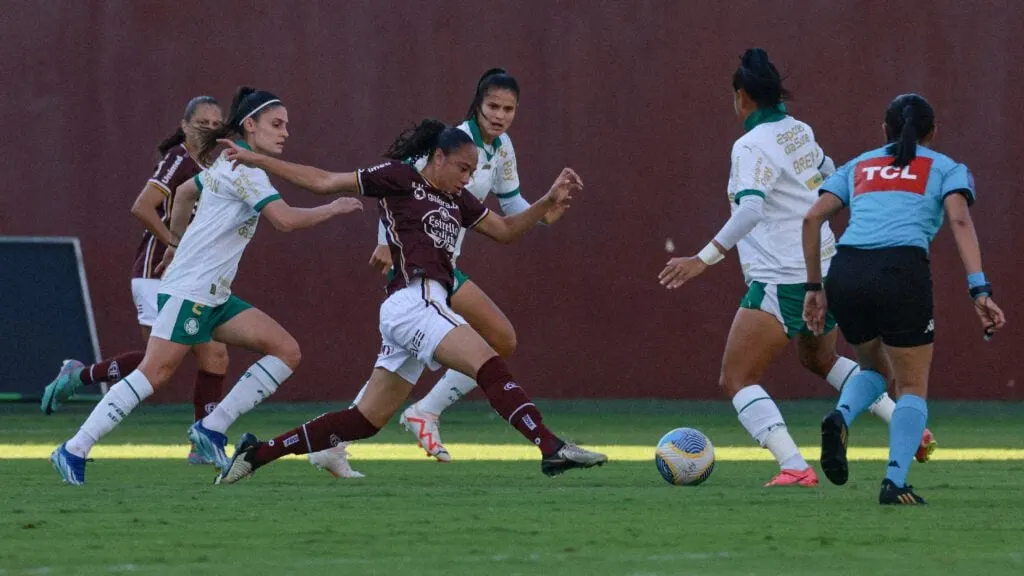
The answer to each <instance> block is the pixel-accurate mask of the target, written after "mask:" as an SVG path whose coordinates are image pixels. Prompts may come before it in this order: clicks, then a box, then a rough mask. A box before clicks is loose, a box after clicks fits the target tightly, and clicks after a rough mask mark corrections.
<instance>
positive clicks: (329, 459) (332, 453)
mask: <svg viewBox="0 0 1024 576" xmlns="http://www.w3.org/2000/svg"><path fill="white" fill-rule="evenodd" d="M347 446H348V442H342V443H341V444H338V445H337V446H335V447H334V448H328V449H327V450H321V451H319V452H311V453H310V454H309V463H310V464H312V465H313V466H316V467H317V468H319V469H320V470H326V471H327V472H330V473H331V475H332V476H334V477H335V478H363V477H364V476H365V474H363V473H362V472H357V471H355V470H353V469H352V465H351V464H349V463H348V451H347V450H345V448H346V447H347Z"/></svg>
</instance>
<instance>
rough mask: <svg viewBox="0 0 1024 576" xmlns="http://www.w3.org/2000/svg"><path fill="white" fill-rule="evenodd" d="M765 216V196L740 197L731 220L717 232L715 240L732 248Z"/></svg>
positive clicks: (727, 248) (724, 246) (725, 246)
mask: <svg viewBox="0 0 1024 576" xmlns="http://www.w3.org/2000/svg"><path fill="white" fill-rule="evenodd" d="M762 218H764V198H761V197H760V196H757V195H755V194H750V195H747V196H744V197H743V198H740V205H739V207H738V208H736V211H735V212H733V213H732V217H730V218H729V221H728V222H726V223H725V226H722V229H721V230H719V231H718V234H715V242H718V243H719V244H720V245H721V246H722V248H725V249H726V250H731V249H732V247H733V246H735V245H736V243H737V242H739V241H740V240H742V239H743V237H744V236H746V235H747V234H750V231H751V230H753V229H754V228H755V227H756V226H757V224H758V222H760V221H761V219H762Z"/></svg>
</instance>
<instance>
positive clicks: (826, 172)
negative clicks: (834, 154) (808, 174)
mask: <svg viewBox="0 0 1024 576" xmlns="http://www.w3.org/2000/svg"><path fill="white" fill-rule="evenodd" d="M818 172H821V175H822V176H823V177H825V178H828V177H829V176H831V175H833V174H835V172H836V163H835V162H834V161H833V160H832V158H830V157H828V156H825V159H824V160H822V161H821V165H820V166H818Z"/></svg>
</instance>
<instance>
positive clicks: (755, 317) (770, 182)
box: [659, 49, 934, 487]
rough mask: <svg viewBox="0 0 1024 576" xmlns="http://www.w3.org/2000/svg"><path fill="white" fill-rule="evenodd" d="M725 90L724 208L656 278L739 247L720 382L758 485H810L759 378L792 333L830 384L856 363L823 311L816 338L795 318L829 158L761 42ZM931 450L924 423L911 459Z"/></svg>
mask: <svg viewBox="0 0 1024 576" xmlns="http://www.w3.org/2000/svg"><path fill="white" fill-rule="evenodd" d="M733 90H734V92H735V100H734V105H735V109H736V115H737V116H738V117H739V118H740V120H742V121H743V126H744V129H745V131H746V133H745V134H744V135H743V136H742V137H740V139H739V140H737V141H736V143H735V144H734V145H733V148H732V172H731V175H730V178H729V187H728V194H729V202H730V204H731V206H732V216H731V217H730V218H729V221H728V222H727V223H726V224H725V226H724V227H722V229H721V231H719V233H718V234H717V235H716V236H715V238H714V240H712V241H711V242H710V243H709V244H708V245H707V246H706V247H705V248H704V249H703V250H701V252H700V253H699V254H698V255H697V256H693V257H689V258H673V259H671V260H669V261H668V264H667V265H666V267H665V269H664V270H662V272H661V274H660V275H659V280H660V281H661V284H662V285H664V286H665V287H667V288H669V289H674V288H678V287H679V286H682V285H683V284H684V283H685V282H687V281H688V280H691V279H693V278H694V277H696V276H697V275H698V274H700V273H701V272H703V271H704V270H706V269H707V267H708V266H710V265H712V264H715V263H717V262H719V261H721V260H722V259H723V258H724V257H725V253H726V252H728V250H729V249H731V248H732V247H733V246H736V247H737V249H738V251H739V257H740V264H741V265H742V268H743V276H744V280H745V281H746V283H747V285H748V287H749V289H748V291H747V294H746V296H744V298H743V300H742V302H741V303H740V309H739V310H738V311H737V313H736V317H735V319H734V320H733V324H732V328H731V329H730V331H729V338H728V342H727V343H726V347H725V354H724V356H723V358H722V371H721V377H720V380H719V384H720V385H721V386H722V388H723V389H724V390H725V392H726V393H727V394H728V395H729V397H730V398H732V402H733V406H734V407H735V408H736V412H737V414H738V415H739V420H740V423H741V424H742V425H743V427H744V428H746V430H747V431H748V432H749V433H750V435H751V436H752V437H753V438H754V439H755V440H756V441H757V442H758V443H759V444H760V445H761V446H762V447H764V448H767V449H768V450H770V451H771V453H772V455H773V456H775V459H776V460H777V461H778V463H779V467H780V469H781V470H780V472H779V473H778V474H777V475H776V476H775V477H774V478H772V480H771V481H769V482H768V483H767V484H766V486H805V487H812V486H817V485H818V477H817V474H816V473H815V471H814V469H813V468H812V467H811V466H810V465H808V464H807V462H806V461H805V460H804V458H803V457H802V456H801V455H800V451H799V449H798V448H797V446H796V443H795V442H794V441H793V439H792V437H791V436H790V434H789V432H788V430H787V429H786V423H785V421H784V420H783V418H782V414H781V413H780V412H779V408H778V406H776V404H775V402H774V401H773V400H772V399H771V397H770V396H769V395H768V393H767V392H766V391H765V390H764V388H762V387H761V386H760V385H759V384H758V382H759V381H760V380H761V378H762V376H763V375H764V372H765V371H766V370H767V369H768V366H769V365H770V364H771V363H772V361H774V360H775V358H776V357H777V356H778V355H779V353H780V352H781V351H782V349H783V348H784V347H785V346H786V344H787V343H788V342H789V341H790V340H792V339H796V341H797V347H798V350H799V356H800V363H801V364H802V365H803V366H804V367H805V368H807V369H808V370H810V371H811V372H814V373H815V374H817V375H819V376H822V377H824V378H825V379H826V380H827V381H828V382H829V384H831V385H832V386H833V387H835V388H836V389H837V390H839V389H842V387H843V384H844V383H845V382H846V381H847V380H848V379H849V378H850V377H851V376H853V375H854V374H855V373H857V371H858V370H859V368H858V366H857V364H856V363H855V362H854V361H853V360H850V359H849V358H844V357H840V356H838V355H837V354H836V336H837V334H836V332H835V331H834V330H833V328H834V327H835V321H834V320H833V319H832V318H831V317H829V318H828V319H827V321H826V328H825V330H824V333H823V334H822V335H821V336H815V335H814V334H813V333H812V332H811V331H810V330H809V329H808V328H807V326H806V325H805V324H804V321H803V318H802V314H803V301H804V294H805V291H806V288H807V287H806V286H805V282H806V280H807V272H806V267H805V264H804V259H803V247H802V244H801V242H802V225H803V217H804V215H805V214H806V213H807V211H808V210H809V209H810V207H811V205H813V204H814V202H815V200H816V199H817V196H818V188H819V187H820V186H821V184H822V182H823V181H824V180H823V178H824V176H828V175H829V174H831V173H832V172H833V171H834V170H835V165H834V163H833V162H832V160H831V159H830V158H829V157H828V156H826V155H825V153H824V151H823V150H822V148H821V146H819V145H818V143H817V141H816V140H815V138H814V132H813V131H812V130H811V127H810V126H808V125H807V124H805V123H803V122H801V121H799V120H797V119H796V118H793V117H792V116H789V115H788V114H787V113H786V108H785V106H784V104H783V103H782V100H783V98H784V97H785V96H787V95H788V93H787V92H786V90H785V89H784V88H783V87H782V80H781V78H780V77H779V73H778V71H777V70H776V68H775V66H774V65H773V64H772V63H771V62H770V61H769V60H768V55H767V54H766V53H765V52H764V51H763V50H760V49H751V50H747V52H746V53H745V54H744V55H743V57H742V64H741V65H740V67H739V68H738V69H737V70H736V73H735V74H734V75H733ZM821 238H822V241H821V255H822V256H821V258H822V270H823V271H827V270H828V263H829V262H830V261H831V258H832V255H833V254H834V253H835V238H834V236H833V235H832V231H831V230H830V229H829V226H828V223H827V222H826V223H824V224H823V225H822V229H821ZM812 288H813V287H812ZM893 409H894V403H893V401H892V399H891V398H889V396H888V395H887V394H884V393H883V394H882V396H880V397H879V398H878V399H877V400H876V401H875V403H874V404H873V405H872V407H871V411H872V412H873V413H875V414H876V415H878V416H879V417H880V418H882V419H883V420H885V421H886V422H889V421H890V420H891V419H892V412H893ZM932 449H934V440H933V439H932V438H931V434H930V433H929V432H927V431H926V437H925V438H924V439H922V446H921V449H920V450H919V452H918V455H919V459H922V458H923V459H927V457H928V455H929V454H930V450H932Z"/></svg>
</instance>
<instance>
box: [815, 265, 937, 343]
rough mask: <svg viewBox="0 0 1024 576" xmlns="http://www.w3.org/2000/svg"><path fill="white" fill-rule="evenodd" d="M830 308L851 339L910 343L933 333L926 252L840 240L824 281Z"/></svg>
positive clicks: (930, 337) (928, 340)
mask: <svg viewBox="0 0 1024 576" xmlns="http://www.w3.org/2000/svg"><path fill="white" fill-rule="evenodd" d="M825 294H826V296H827V297H828V308H829V310H830V311H831V312H832V315H833V316H835V318H836V322H838V323H839V329H840V330H842V332H843V337H844V338H846V341H847V342H849V343H850V344H854V345H856V344H863V343H864V342H868V341H870V340H873V339H875V338H878V337H881V338H882V341H883V342H885V343H886V344H887V345H889V346H896V347H900V348H910V347H913V346H924V345H926V344H931V343H932V341H933V340H934V339H935V322H934V319H933V316H932V311H933V310H932V309H933V305H932V274H931V270H930V269H929V266H928V253H927V252H925V251H924V250H923V249H921V248H917V247H914V246H901V247H897V248H878V249H874V250H862V249H859V248H851V247H849V246H840V247H839V250H838V252H837V253H836V256H835V257H834V258H833V259H832V265H831V267H830V268H829V272H828V279H827V280H826V285H825Z"/></svg>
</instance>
